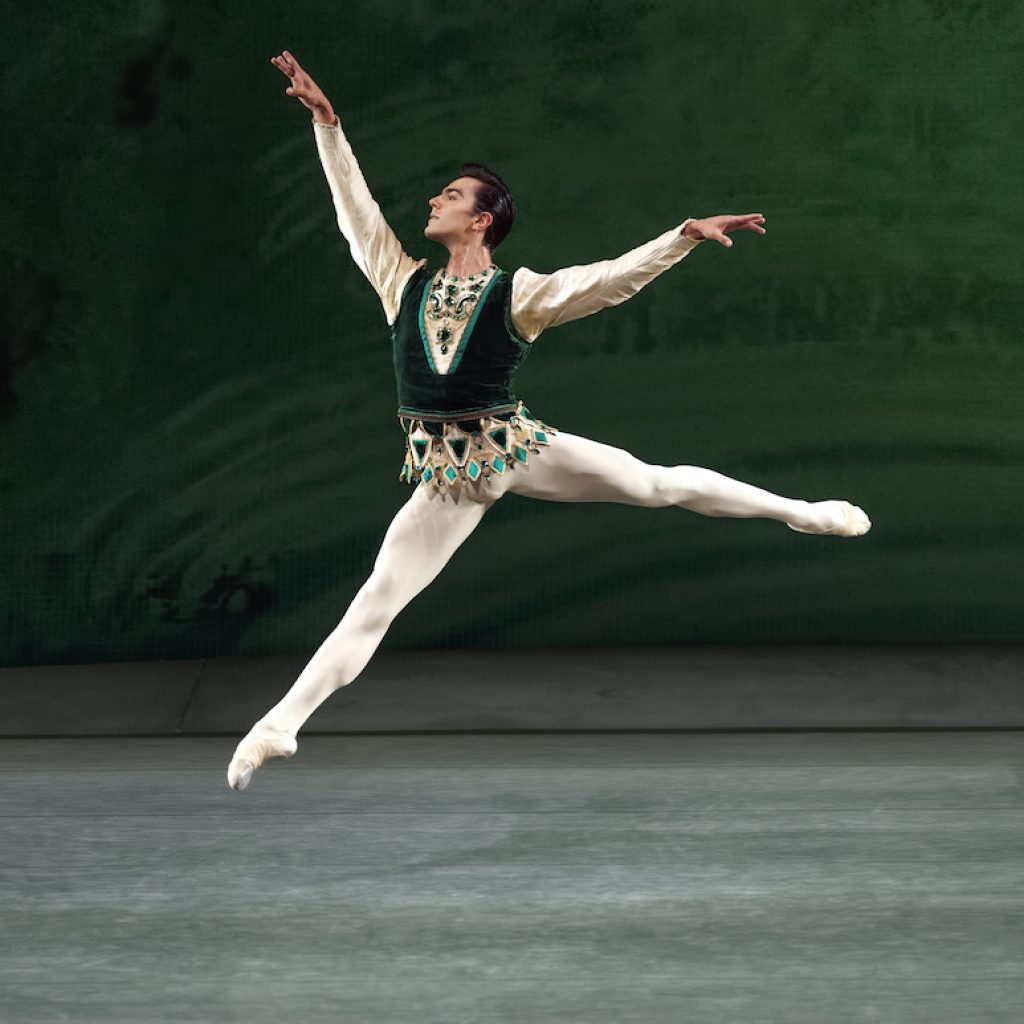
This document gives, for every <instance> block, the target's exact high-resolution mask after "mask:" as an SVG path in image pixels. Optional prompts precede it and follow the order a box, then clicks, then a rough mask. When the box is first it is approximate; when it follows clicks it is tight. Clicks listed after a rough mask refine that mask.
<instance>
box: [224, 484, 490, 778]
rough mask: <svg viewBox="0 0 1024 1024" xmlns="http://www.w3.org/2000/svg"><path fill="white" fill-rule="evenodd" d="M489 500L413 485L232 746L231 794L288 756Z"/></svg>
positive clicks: (473, 524)
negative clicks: (322, 623)
mask: <svg viewBox="0 0 1024 1024" xmlns="http://www.w3.org/2000/svg"><path fill="white" fill-rule="evenodd" d="M496 497H497V496H494V497H489V498H486V499H485V500H483V501H474V500H470V499H469V498H466V497H462V498H461V499H460V500H459V501H458V503H456V502H455V501H453V500H452V499H451V498H449V499H447V500H445V501H442V500H441V499H440V497H437V496H435V497H433V498H430V497H428V496H427V490H426V488H423V487H417V489H416V490H415V491H414V492H413V495H412V497H411V498H410V499H409V500H408V501H407V502H406V503H405V505H403V506H402V508H401V509H400V510H399V512H398V514H397V515H396V516H395V518H394V519H393V520H392V522H391V525H390V526H389V527H388V530H387V533H386V534H385V535H384V541H383V543H382V544H381V548H380V552H379V554H378V555H377V560H376V562H375V563H374V566H373V572H372V573H371V574H370V577H369V579H368V580H367V581H366V583H364V584H363V586H362V588H361V589H360V590H359V592H358V593H357V594H356V596H355V598H353V600H352V603H351V604H350V605H349V608H348V611H347V612H346V613H345V616H344V618H342V620H341V622H339V623H338V625H337V627H335V629H334V631H333V632H332V633H331V634H330V635H329V636H328V637H327V639H326V640H324V642H323V643H322V644H321V645H320V647H319V649H318V650H317V651H316V653H315V654H314V655H313V657H312V658H311V659H310V660H309V662H308V664H307V665H306V667H305V668H304V669H303V670H302V672H301V674H300V675H299V677H298V679H296V681H295V682H294V684H293V685H292V687H291V689H290V690H289V691H288V692H287V693H286V694H285V695H284V697H283V698H282V699H281V700H280V701H279V702H278V703H277V704H275V705H274V707H272V708H271V709H270V710H269V711H268V712H267V713H266V714H265V715H264V716H263V718H261V719H260V720H259V721H258V722H257V723H256V724H255V725H254V726H253V727H252V729H251V730H250V731H249V734H248V735H247V736H246V737H245V738H244V739H243V740H242V742H241V743H239V745H238V748H237V749H236V751H235V756H234V757H233V758H232V761H231V765H230V766H229V768H228V782H229V784H230V785H231V786H232V788H234V789H244V788H245V786H246V785H248V782H249V777H250V776H251V775H252V771H253V770H254V769H255V768H258V767H259V765H260V764H261V763H262V761H263V759H264V758H265V757H268V756H283V757H288V756H290V755H291V754H293V753H295V749H296V743H295V734H296V733H297V732H298V731H299V729H300V728H301V727H302V725H303V724H304V723H305V721H306V719H308V718H309V716H310V715H312V714H313V712H314V711H315V710H316V709H317V708H318V707H319V706H320V705H321V704H322V703H323V702H324V701H325V700H327V698H328V697H329V696H330V695H331V694H332V693H333V692H334V691H335V690H337V689H338V688H339V687H341V686H346V685H347V684H348V683H351V682H352V680H353V679H355V678H356V676H357V675H359V673H360V672H361V671H362V670H363V669H364V668H365V667H366V664H367V662H368V661H369V660H370V658H371V657H372V655H373V652H374V651H375V650H376V649H377V647H378V646H379V644H380V642H381V640H383V639H384V634H385V633H386V632H387V630H388V627H389V626H390V625H391V623H392V622H393V621H394V619H395V617H396V616H397V615H398V613H399V612H400V611H401V610H402V609H403V608H404V607H405V606H406V605H407V604H408V603H409V602H410V601H411V600H412V599H413V598H414V597H415V596H416V595H417V594H418V593H419V592H420V591H421V590H423V589H424V588H425V587H426V586H427V585H428V584H429V583H430V582H431V581H432V580H433V579H434V578H435V577H436V576H437V574H438V573H439V572H440V571H441V569H443V568H444V566H445V564H446V563H447V562H448V560H449V559H450V558H451V557H452V555H453V554H454V553H455V551H456V550H457V549H458V547H459V545H460V544H462V542H463V541H464V540H465V539H466V538H467V537H468V536H469V535H470V534H471V533H472V532H473V530H474V529H475V528H476V526H477V524H478V523H479V522H480V520H481V519H482V518H483V515H484V513H485V512H486V511H487V509H488V508H490V507H491V505H493V504H494V501H495V500H496Z"/></svg>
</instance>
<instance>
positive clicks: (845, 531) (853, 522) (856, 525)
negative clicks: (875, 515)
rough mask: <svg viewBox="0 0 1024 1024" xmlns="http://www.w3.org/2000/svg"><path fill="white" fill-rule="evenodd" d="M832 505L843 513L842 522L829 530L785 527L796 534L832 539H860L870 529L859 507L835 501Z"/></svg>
mask: <svg viewBox="0 0 1024 1024" xmlns="http://www.w3.org/2000/svg"><path fill="white" fill-rule="evenodd" d="M834 504H836V505H838V506H839V508H840V509H841V510H842V512H843V516H844V518H843V521H842V522H841V523H840V524H839V525H838V526H835V527H833V528H832V529H831V530H810V529H804V528H803V527H800V526H794V525H793V524H792V523H787V524H786V525H787V526H788V527H789V528H790V529H791V530H796V532H797V533H814V534H818V535H820V536H834V537H861V536H863V535H864V534H865V533H867V532H868V530H870V529H871V520H870V519H868V517H867V513H866V512H865V511H864V509H862V508H861V507H860V506H859V505H851V504H850V503H849V502H848V501H837V502H834Z"/></svg>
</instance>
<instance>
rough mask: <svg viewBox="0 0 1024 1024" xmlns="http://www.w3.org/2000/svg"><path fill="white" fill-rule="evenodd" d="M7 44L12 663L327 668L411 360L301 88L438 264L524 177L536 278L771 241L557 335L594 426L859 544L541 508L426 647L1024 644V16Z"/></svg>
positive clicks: (567, 22)
mask: <svg viewBox="0 0 1024 1024" xmlns="http://www.w3.org/2000/svg"><path fill="white" fill-rule="evenodd" d="M29 11H30V8H27V7H24V6H23V7H22V8H16V9H14V10H12V12H11V13H10V15H9V17H10V18H12V19H13V21H11V22H9V23H8V25H7V29H6V31H5V33H4V41H3V44H2V46H3V57H4V60H3V66H4V77H3V102H4V110H5V134H6V139H5V146H4V149H5V157H4V162H5V167H4V181H5V187H4V189H3V194H2V199H0V202H2V204H3V205H2V216H3V225H4V229H3V232H2V235H0V245H2V246H3V248H4V261H3V264H4V282H3V283H4V302H3V309H2V314H0V315H2V323H0V328H2V341H3V347H2V355H0V360H2V362H0V403H2V404H0V410H2V418H0V439H2V448H0V500H2V524H3V525H2V529H0V559H2V568H3V574H2V586H3V589H2V593H0V616H2V619H0V621H2V625H3V644H2V650H0V656H2V659H3V663H4V664H30V663H43V662H62V661H93V660H105V659H111V660H121V659H134V658H149V657H161V658H173V657H186V656H200V655H211V656H213V655H225V654H233V653H277V652H281V653H283V652H295V653H298V652H309V653H312V650H313V649H315V647H316V645H317V644H319V642H320V641H321V639H322V638H323V637H324V636H325V635H326V634H327V632H329V631H330V629H331V628H333V626H334V624H335V623H336V622H337V620H338V618H339V617H340V615H341V614H342V612H343V611H344V609H345V607H346V606H347V604H348V602H349V600H350V599H351V597H352V596H353V594H354V593H355V591H356V589H357V588H358V586H359V584H360V583H361V581H362V580H363V579H364V578H365V576H366V574H367V572H368V571H369V569H370V566H371V564H372V560H373V557H374V554H375V552H376V549H377V546H378V544H379V542H380V538H381V536H382V534H383V531H384V529H385V527H386V526H387V523H388V522H389V520H390V517H391V516H392V514H393V513H394V512H395V510H396V509H397V508H398V506H399V505H400V503H401V502H402V501H404V500H405V499H406V498H407V497H408V494H409V491H408V489H407V488H406V487H405V485H403V484H400V483H399V482H398V480H397V474H398V469H399V465H400V462H401V433H400V431H399V428H398V426H397V422H396V420H395V417H394V405H395V401H394V388H393V382H392V378H391V369H390V365H389V354H388V348H387V331H386V329H385V325H384V320H383V316H382V314H381V312H380V309H379V306H378V304H377V300H376V297H375V295H374V293H373V291H372V289H371V288H370V287H369V285H368V283H367V282H366V281H365V279H364V278H363V277H362V275H361V274H360V273H359V271H358V270H357V269H356V267H355V265H354V264H353V263H352V262H351V259H350V257H349V254H348V249H347V245H346V244H345V242H344V240H343V239H342V237H341V235H340V234H339V233H338V231H337V226H336V223H335V221H334V213H333V208H332V206H331V202H330V196H329V192H328V189H327V185H326V182H325V180H324V178H323V174H322V171H321V168H320V164H319V161H318V159H317V153H316V147H315V143H314V139H313V133H312V129H311V127H310V123H309V115H308V114H307V112H306V111H305V110H304V109H303V108H301V107H300V106H299V104H298V103H297V102H296V101H295V100H293V99H292V98H290V97H287V96H285V95H284V88H285V86H286V85H287V83H286V81H285V80H284V78H283V77H282V76H281V75H280V73H279V72H278V71H277V70H276V69H275V68H274V67H272V65H271V64H270V62H269V58H270V56H271V55H272V54H274V53H277V52H278V51H279V50H280V49H282V48H288V49H290V50H291V51H292V52H294V53H295V55H296V56H297V57H298V58H299V60H300V61H303V62H304V63H305V65H306V66H307V67H308V68H309V70H310V71H311V73H312V74H313V75H314V77H316V79H317V80H318V81H319V83H320V84H321V85H322V87H323V88H324V90H325V91H326V92H327V94H328V96H329V97H330V98H331V100H332V102H333V103H334V105H335V107H336V108H337V110H338V112H339V113H340V115H341V117H342V119H343V121H344V123H345V126H346V130H347V133H348V135H349V138H350V140H351V141H352V144H353V147H354V149H355V151H356V154H357V155H358V157H359V158H360V161H361V163H362V166H363V169H364V172H365V173H366V176H367V179H368V180H369V182H370V185H371V188H372V189H373V191H374V192H375V195H376V197H377V199H378V201H379V202H380V203H381V205H382V207H383V209H384V212H385V214H386V216H387V217H388V219H389V220H390V222H391V224H392V226H393V227H394V229H395V230H396V232H397V233H398V235H399V237H400V238H402V239H403V241H404V243H405V245H406V248H407V250H408V251H409V252H410V253H412V254H413V255H415V256H429V257H430V258H431V260H432V262H434V261H439V260H440V259H441V258H442V257H443V255H444V253H443V251H442V250H441V249H440V248H438V247H436V246H434V245H433V244H432V243H428V242H426V241H425V240H424V239H423V237H422V224H423V214H424V212H425V210H426V200H427V198H428V196H430V195H431V194H433V192H434V190H436V189H437V187H439V186H440V185H441V184H443V183H444V182H445V181H446V180H448V179H449V177H450V176H451V175H452V174H453V173H454V172H455V171H456V170H457V167H458V165H459V163H461V162H462V161H463V160H467V159H470V160H480V161H482V162H484V163H487V164H490V165H491V166H493V167H495V168H496V169H497V170H499V172H500V173H501V174H502V176H503V177H504V178H505V179H506V181H507V182H508V183H509V184H510V186H511V187H512V189H513V191H514V192H515V194H516V197H517V202H518V205H519V209H520V216H519V221H518V223H517V225H516V229H515V231H514V232H513V234H512V235H511V236H510V238H509V240H508V241H507V242H506V243H505V245H503V246H502V249H501V250H500V251H499V253H498V256H499V259H498V262H499V264H500V265H501V266H503V267H505V268H506V269H514V268H515V267H517V266H520V265H523V264H525V265H528V266H530V267H532V268H534V269H535V270H539V271H548V270H553V269H555V268H557V267H559V266H565V265H568V264H572V263H581V262H587V261H591V260H597V259H603V258H606V257H609V256H613V255H617V254H619V253H621V252H623V251H625V250H626V249H629V248H632V247H633V246H634V245H637V244H639V243H641V242H644V241H646V240H647V239H649V238H651V237H653V236H655V235H656V234H659V233H661V232H662V231H664V230H665V229H666V228H668V227H670V226H671V225H672V224H673V223H677V222H678V221H680V220H681V219H682V218H683V217H685V216H688V215H692V216H701V215H710V214H713V213H719V212H737V213H745V212H748V211H762V212H764V213H765V214H766V216H767V227H768V234H767V236H765V237H763V238H762V237H759V236H755V235H753V234H748V233H743V234H741V235H738V236H736V244H735V245H734V247H733V248H732V249H731V250H726V249H723V248H722V247H720V246H717V245H715V244H713V243H706V244H705V245H702V246H700V247H699V248H698V249H697V250H696V251H695V252H694V253H693V254H691V255H690V256H689V257H687V259H686V260H684V261H683V262H682V263H681V264H680V265H679V266H678V267H675V268H673V270H671V271H669V272H668V273H666V274H665V275H663V276H662V277H660V278H658V279H657V280H656V281H655V282H654V283H653V284H652V285H650V286H649V287H648V288H647V289H645V290H644V291H643V292H641V293H640V295H638V296H637V297H635V298H634V299H632V300H631V301H630V302H628V303H626V304H625V305H624V306H621V307H619V308H617V309H613V310H606V311H603V312H602V313H599V314H598V315H596V316H594V317H590V318H587V319H585V320H582V321H578V322H576V323H573V324H570V325H566V326H564V327H561V328H557V329H555V330H552V331H550V332H548V333H546V334H545V335H543V336H542V338H541V339H540V340H539V342H538V344H537V350H536V351H535V352H534V353H533V355H532V356H531V358H530V360H529V361H528V362H527V364H526V367H525V369H524V371H523V373H522V374H521V376H520V388H519V391H520V394H521V396H522V397H524V398H525V399H526V400H527V401H528V403H529V405H530V407H531V408H532V409H533V410H534V411H535V412H536V413H537V414H538V415H539V416H541V417H542V418H544V419H546V420H548V422H550V423H552V424H553V425H555V426H558V427H562V428H563V429H566V430H570V431H572V432H574V433H580V434H584V435H586V436H589V437H594V438H597V439H600V440H604V441H607V442H610V443H613V444H616V445H619V446H622V447H626V448H628V449H629V450H631V451H633V452H634V453H635V454H637V455H638V456H640V457H641V458H645V459H646V460H648V461H651V462H658V463H663V464H673V463H691V464H697V465H704V466H709V467H711V468H714V469H718V470H720V471H721V472H724V473H727V474H729V475H732V476H738V477H740V478H741V479H745V480H748V481H750V482H752V483H756V484H759V485H761V486H765V487H768V488H770V489H772V490H775V491H778V492H780V493H783V494H787V495H791V496H797V497H806V498H812V499H816V498H825V497H848V498H850V499H851V500H853V501H855V502H857V503H859V504H861V505H863V506H864V508H865V509H866V510H867V511H868V513H869V515H871V517H872V519H873V522H874V529H873V530H872V532H871V533H870V534H868V535H867V536H866V537H865V538H862V539H859V540H837V539H835V538H815V537H804V536H799V535H797V534H795V533H793V532H792V531H789V530H787V529H786V528H785V526H783V525H781V524H778V523H774V522H769V521H763V520H756V521H755V520H745V521H743V520H728V519H707V518H703V517H700V516H697V515H695V514H693V513H688V512H684V511H679V510H675V509H666V510H656V511H655V510H642V509H636V508H627V507H620V506H613V505H576V506H573V505H563V504H545V503H540V502H533V501H530V500H527V499H523V498H518V497H514V496H512V497H507V498H506V499H504V500H503V501H501V502H500V503H499V504H498V505H497V506H496V507H495V509H494V510H492V512H490V513H489V514H488V518H487V519H485V521H484V523H483V524H482V526H481V527H480V529H479V530H478V531H477V533H476V534H474V536H473V537H471V538H470V540H469V542H468V543H467V544H466V545H465V547H464V548H463V549H462V550H461V551H460V552H459V553H458V554H457V555H456V557H455V558H454V560H453V561H452V563H451V564H450V565H449V567H448V569H447V570H446V572H445V573H444V574H443V576H442V578H441V579H439V580H438V581H437V582H436V583H435V584H434V585H433V586H432V587H431V588H430V589H429V590H428V591H427V592H426V593H425V594H424V595H422V596H421V597H420V598H418V599H417V600H416V601H415V602H414V603H413V604H412V605H411V606H410V607H409V608H408V609H407V610H406V612H405V613H404V614H403V616H402V617H401V618H400V619H399V620H398V622H397V623H396V624H395V626H394V627H393V629H392V631H391V633H390V634H389V637H388V639H387V641H386V644H387V645H389V646H425V647H430V646H461V645H495V646H508V645H516V644H530V645H538V646H545V645H557V646H563V645H577V644H632V643H642V644H652V643H675V642H694V641H719V642H720V641H735V642H751V641H758V642H775V641H778V642H783V641H832V640H836V641H872V642H875V641H893V642H901V641H928V640H935V641H979V640H1003V641H1006V640H1010V641H1019V640H1022V639H1024V625H1022V616H1021V611H1022V593H1021V582H1020V568H1019V551H1020V542H1021V539H1022V536H1021V535H1022V531H1021V521H1022V519H1021V508H1022V504H1024V475H1022V472H1021V469H1022V465H1021V464H1022V449H1024V417H1022V415H1021V409H1022V403H1021V398H1020V381H1021V376H1022V371H1024V346H1022V342H1021V338H1022V329H1021V328H1022V319H1024V313H1022V308H1024V307H1022V303H1021V299H1022V284H1021V268H1022V266H1024V260H1022V256H1024V252H1022V248H1024V247H1022V243H1021V232H1022V228H1024V205H1022V201H1021V200H1022V189H1021V182H1022V180H1024V151H1022V146H1024V143H1022V139H1024V125H1022V123H1021V122H1022V115H1021V103H1020V94H1021V90H1020V86H1021V73H1020V65H1021V53H1022V38H1024V9H1022V4H1021V3H998V2H987V3H952V2H939V0H931V2H926V0H899V2H896V0H893V2H889V3H882V2H878V3H870V2H843V3H838V2H837V3H810V2H806V3H770V4H769V3H751V2H747V0H727V2H721V0H715V2H711V0H704V2H680V3H667V2H665V3H652V2H638V3H623V2H619V0H596V2H595V0H554V2H546V3H540V2H537V3H513V4H505V5H482V4H481V5H464V4H462V5H456V4H446V3H437V2H425V0H407V2H402V3H379V2H375V3H370V2H368V0H358V2H355V3H349V4H345V5H341V4H330V5H325V4H313V3H302V2H297V3H289V4H287V5H285V4H248V5H242V4H232V5H227V4H216V3H210V4H202V5H201V4H183V3H148V4H147V3H142V2H134V3H132V2H122V3H91V4H87V5H77V6H76V5H71V4H62V5H50V6H49V7H48V5H45V4H44V5H43V9H42V10H40V9H39V8H35V9H31V13H29Z"/></svg>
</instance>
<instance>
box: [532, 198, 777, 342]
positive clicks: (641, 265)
mask: <svg viewBox="0 0 1024 1024" xmlns="http://www.w3.org/2000/svg"><path fill="white" fill-rule="evenodd" d="M763 222H764V217H763V215H762V214H759V213H752V214H744V215H743V216H742V217H734V216H732V215H726V216H719V217H709V218H706V219H704V220H694V219H693V218H688V219H687V220H685V221H683V223H682V224H680V225H679V226H677V227H674V228H670V229H669V230H668V231H666V232H665V233H664V234H661V235H659V236H658V237H657V238H654V239H652V240H651V241H649V242H645V243H644V244H643V245H640V246H637V247H636V248H635V249H631V250H630V251H629V252H627V253H624V254H623V255H622V256H618V257H616V258H615V259H611V260H601V261H600V262H598V263H586V264H582V265H580V266H574V267H566V268H564V269H563V270H556V271H555V272H554V273H553V274H537V273H535V272H534V271H532V270H530V269H529V268H528V267H520V268H519V270H517V271H516V272H515V274H513V276H512V320H513V322H514V323H515V325H516V328H517V329H518V330H519V332H520V334H522V336H523V337H524V338H525V339H526V340H527V341H534V340H536V338H537V337H538V335H539V334H540V333H541V331H543V330H545V329H546V328H548V327H557V326H558V325H559V324H564V323H568V322H569V321H570V320H578V319H579V318H580V317H584V316H589V315H590V314H591V313H596V312H597V311H598V310H599V309H605V308H606V307H608V306H617V305H618V304H619V303H620V302H625V301H626V299H628V298H630V297H631V296H633V295H636V293H637V292H638V291H640V289H641V288H643V287H644V285H646V284H648V283H649V282H651V281H653V280H654V278H656V277H657V276H658V275H659V274H661V273H664V271H666V270H668V269H669V267H672V266H675V264H676V263H678V262H679V261H680V260H681V259H682V258H683V257H684V256H686V255H687V254H688V253H689V252H691V251H692V250H693V249H694V248H695V247H696V246H697V245H699V244H700V242H702V241H704V239H705V238H713V239H715V240H716V241H719V242H721V243H722V244H723V245H725V246H726V247H729V246H731V245H732V239H730V238H726V232H728V231H739V230H752V231H759V232H760V233H761V234H764V233H765V231H764V228H762V227H761V226H760V225H761V224H762V223H763Z"/></svg>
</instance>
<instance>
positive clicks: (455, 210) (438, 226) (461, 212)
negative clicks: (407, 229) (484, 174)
mask: <svg viewBox="0 0 1024 1024" xmlns="http://www.w3.org/2000/svg"><path fill="white" fill-rule="evenodd" d="M479 184H480V183H479V182H478V181H477V180H476V178H456V179H455V180H454V181H451V182H449V183H448V184H447V185H445V187H444V188H443V189H441V191H440V192H438V194H437V195H436V196H434V197H433V198H432V199H429V200H428V202H429V203H430V213H429V215H428V219H427V224H426V227H425V228H424V229H423V234H424V235H426V236H427V238H429V239H432V240H433V241H435V242H440V243H441V244H442V245H448V244H451V243H459V242H470V241H473V238H474V236H479V238H480V239H481V241H482V240H483V235H484V232H485V231H486V230H487V228H488V227H489V226H490V224H491V222H492V221H493V220H494V218H493V217H492V216H491V215H490V214H489V213H486V212H484V213H475V212H474V210H473V204H474V203H475V202H476V188H477V185H479Z"/></svg>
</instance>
